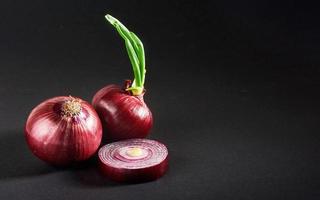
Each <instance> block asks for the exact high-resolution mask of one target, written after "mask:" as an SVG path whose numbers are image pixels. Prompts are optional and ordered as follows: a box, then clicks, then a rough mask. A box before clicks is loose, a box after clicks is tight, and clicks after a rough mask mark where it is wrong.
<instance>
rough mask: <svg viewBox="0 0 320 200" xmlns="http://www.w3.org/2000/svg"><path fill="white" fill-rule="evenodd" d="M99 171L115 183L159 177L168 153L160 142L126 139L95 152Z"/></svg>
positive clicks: (164, 168)
mask: <svg viewBox="0 0 320 200" xmlns="http://www.w3.org/2000/svg"><path fill="white" fill-rule="evenodd" d="M98 155H99V160H100V168H101V171H102V173H103V174H104V175H105V176H107V177H108V178H110V179H112V180H114V181H118V182H144V181H151V180H155V179H157V178H160V177H161V176H163V175H164V174H165V172H166V170H167V168H168V150H167V148H166V146H165V145H164V144H162V143H160V142H157V141H154V140H148V139H129V140H124V141H119V142H114V143H111V144H107V145H105V146H103V147H101V148H100V150H99V153H98Z"/></svg>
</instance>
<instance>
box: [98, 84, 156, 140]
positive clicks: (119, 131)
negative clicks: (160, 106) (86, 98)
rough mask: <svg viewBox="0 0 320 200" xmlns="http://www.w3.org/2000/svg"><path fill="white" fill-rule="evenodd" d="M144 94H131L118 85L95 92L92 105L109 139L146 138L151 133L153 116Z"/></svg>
mask: <svg viewBox="0 0 320 200" xmlns="http://www.w3.org/2000/svg"><path fill="white" fill-rule="evenodd" d="M143 95H144V94H141V95H139V96H134V95H131V94H130V93H129V92H127V91H125V90H124V89H122V88H121V87H119V86H117V85H108V86H106V87H104V88H102V89H101V90H99V91H98V92H97V93H96V94H95V96H94V97H93V101H92V105H93V107H94V108H95V109H96V111H97V113H98V114H99V116H100V119H101V121H102V124H103V128H104V132H105V134H106V136H105V137H106V139H107V140H108V141H118V140H123V139H131V138H145V137H146V136H147V135H148V134H149V132H150V130H151V128H152V125H153V118H152V113H151V111H150V110H149V108H148V106H147V105H146V104H145V102H144V100H143Z"/></svg>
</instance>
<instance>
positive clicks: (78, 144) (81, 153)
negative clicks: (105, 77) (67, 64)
mask: <svg viewBox="0 0 320 200" xmlns="http://www.w3.org/2000/svg"><path fill="white" fill-rule="evenodd" d="M68 98H70V97H67V96H59V97H54V98H51V99H48V100H46V101H44V102H42V103H41V104H39V105H38V106H37V107H35V108H34V109H33V110H32V112H31V113H30V115H29V117H28V120H27V122H26V126H25V137H26V141H27V144H28V146H29V148H30V149H31V151H32V152H33V153H34V154H35V155H36V156H37V157H38V158H40V159H41V160H43V161H45V162H48V163H50V164H52V165H56V166H66V165H69V164H72V163H76V162H78V161H84V160H87V159H88V158H90V157H91V156H92V155H93V154H94V153H95V152H96V150H97V149H98V147H99V145H100V143H101V138H102V125H101V122H100V119H99V117H98V114H97V113H96V112H95V110H94V108H93V107H92V106H91V105H90V104H89V103H88V102H85V101H83V100H81V108H82V110H81V112H80V114H79V116H74V117H68V118H63V117H62V116H61V106H62V104H63V103H64V102H65V101H66V100H68Z"/></svg>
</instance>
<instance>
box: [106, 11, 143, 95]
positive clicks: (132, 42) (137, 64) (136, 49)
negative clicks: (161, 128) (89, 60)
mask: <svg viewBox="0 0 320 200" xmlns="http://www.w3.org/2000/svg"><path fill="white" fill-rule="evenodd" d="M105 18H106V19H107V20H108V21H109V23H110V24H111V25H113V26H114V27H115V28H116V30H117V31H118V33H119V35H120V36H121V37H122V38H123V40H124V41H125V45H126V49H127V52H128V56H129V59H130V62H131V65H132V69H133V74H134V80H133V82H132V85H131V87H129V88H127V89H126V90H127V91H131V92H132V94H133V95H140V94H142V93H143V91H144V81H145V74H146V69H145V55H144V48H143V44H142V42H141V40H140V39H139V38H138V37H137V36H136V35H135V34H134V33H133V32H131V31H129V30H128V29H127V28H126V27H125V26H124V25H123V24H122V23H121V22H120V21H119V20H117V19H116V18H114V17H112V16H111V15H106V16H105Z"/></svg>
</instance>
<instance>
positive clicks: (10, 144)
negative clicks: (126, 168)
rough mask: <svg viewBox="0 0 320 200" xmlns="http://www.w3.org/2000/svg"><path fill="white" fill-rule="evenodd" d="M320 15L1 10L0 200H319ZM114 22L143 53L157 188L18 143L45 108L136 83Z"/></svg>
mask: <svg viewBox="0 0 320 200" xmlns="http://www.w3.org/2000/svg"><path fill="white" fill-rule="evenodd" d="M318 10H319V6H317V5H314V4H310V3H306V2H305V3H299V2H297V1H295V2H294V1H288V2H283V1H282V2H270V1H253V0H252V1H228V0H227V1H210V2H209V1H195V0H194V1H191V0H186V1H161V2H156V1H151V0H149V1H138V0H134V1H133V0H132V1H107V0H104V1H98V0H90V1H89V0H88V1H84V0H80V1H79V0H78V1H76V0H71V1H61V2H59V1H44V0H35V1H21V0H20V1H16V0H2V1H1V3H0V26H1V31H0V199H23V200H26V199H33V200H36V199H41V200H46V199H76V198H78V199H117V200H120V199H183V200H185V199H320V191H319V188H320V176H319V167H320V163H319V155H320V151H319V142H320V139H319V138H320V137H319V119H320V107H319V101H320V96H319V89H320V78H319V77H320V67H319V63H320V62H319V61H320V56H319V55H320V37H319V35H320V31H319V21H320V20H319V18H320V17H319V11H318ZM106 13H110V14H112V15H113V16H115V17H116V18H118V19H119V20H121V21H122V22H123V23H124V24H126V25H127V27H128V28H129V29H131V30H132V31H133V32H135V33H136V34H137V35H139V37H140V38H141V39H142V41H143V42H144V45H145V49H146V59H147V77H146V89H147V93H146V95H145V101H146V102H147V104H148V105H149V107H150V108H151V109H152V112H153V114H154V118H155V125H154V128H153V131H152V134H151V135H150V138H153V139H157V140H159V141H162V142H163V143H165V144H166V145H167V146H168V148H169V151H170V158H171V160H170V170H169V171H168V173H167V174H166V175H165V176H164V177H163V178H161V179H159V180H158V181H154V182H149V183H142V184H129V185H128V184H117V183H113V182H111V181H108V180H106V179H104V178H103V177H101V176H100V175H99V173H98V172H97V170H96V167H95V166H96V160H95V159H93V160H91V161H90V162H88V163H86V164H84V165H83V166H82V167H78V168H67V169H56V168H53V167H51V166H49V165H47V164H46V163H44V162H42V161H40V160H38V159H37V158H36V157H34V156H33V155H32V154H31V152H30V151H29V149H28V147H27V145H26V143H25V139H24V134H23V127H24V123H25V120H26V118H27V116H28V114H29V112H30V111H31V109H32V108H33V107H34V106H36V105H37V104H38V103H40V102H41V101H43V100H44V99H47V98H50V97H53V96H58V95H69V94H71V95H74V96H78V97H82V98H83V99H85V100H87V101H91V98H92V97H93V95H94V93H95V92H96V91H97V90H98V89H100V88H101V87H103V86H105V85H106V84H110V83H117V84H122V81H123V80H124V79H126V78H132V71H131V66H130V63H129V59H128V57H127V54H126V51H125V47H124V44H123V41H122V40H121V38H120V37H119V36H118V34H117V33H116V31H115V30H114V29H113V28H112V27H111V26H110V25H109V24H108V23H107V22H106V21H105V19H104V15H105V14H106Z"/></svg>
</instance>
